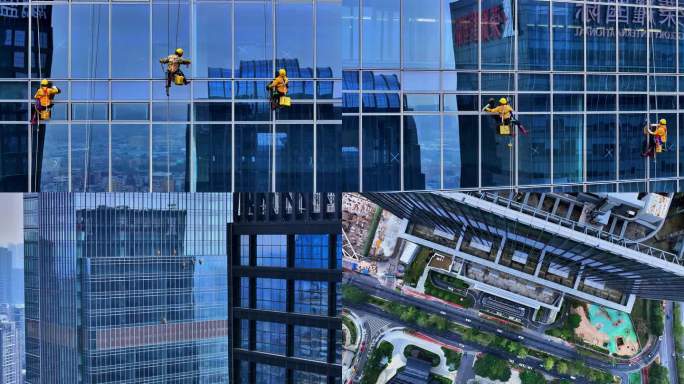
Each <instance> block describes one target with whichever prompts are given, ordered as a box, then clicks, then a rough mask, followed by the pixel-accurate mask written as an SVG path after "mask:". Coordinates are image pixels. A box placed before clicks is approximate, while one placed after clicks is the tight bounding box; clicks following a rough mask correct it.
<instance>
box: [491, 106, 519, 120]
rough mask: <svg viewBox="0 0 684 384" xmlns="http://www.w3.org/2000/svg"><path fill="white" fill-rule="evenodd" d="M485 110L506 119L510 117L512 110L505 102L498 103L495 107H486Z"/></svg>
mask: <svg viewBox="0 0 684 384" xmlns="http://www.w3.org/2000/svg"><path fill="white" fill-rule="evenodd" d="M486 111H487V112H491V113H496V114H498V115H499V116H501V118H502V119H504V120H508V119H510V118H511V113H512V112H513V108H511V106H510V105H508V104H506V105H499V106H498V107H496V108H487V109H486Z"/></svg>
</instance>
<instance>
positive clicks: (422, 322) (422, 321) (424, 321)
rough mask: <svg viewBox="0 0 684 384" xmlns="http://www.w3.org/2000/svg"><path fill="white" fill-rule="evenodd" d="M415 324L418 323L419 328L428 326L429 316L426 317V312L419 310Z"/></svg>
mask: <svg viewBox="0 0 684 384" xmlns="http://www.w3.org/2000/svg"><path fill="white" fill-rule="evenodd" d="M416 324H418V326H419V327H421V328H425V327H428V326H429V325H430V324H429V318H428V316H427V314H425V313H423V312H419V313H418V316H417V318H416Z"/></svg>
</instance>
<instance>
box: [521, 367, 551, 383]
mask: <svg viewBox="0 0 684 384" xmlns="http://www.w3.org/2000/svg"><path fill="white" fill-rule="evenodd" d="M520 382H521V383H522V384H546V379H545V378H544V375H542V374H541V373H539V372H536V371H533V370H531V369H526V370H525V371H524V372H523V373H521V374H520Z"/></svg>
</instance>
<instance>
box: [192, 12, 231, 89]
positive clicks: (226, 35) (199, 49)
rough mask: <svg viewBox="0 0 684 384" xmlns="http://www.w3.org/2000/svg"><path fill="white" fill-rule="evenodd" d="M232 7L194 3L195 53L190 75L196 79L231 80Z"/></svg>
mask: <svg viewBox="0 0 684 384" xmlns="http://www.w3.org/2000/svg"><path fill="white" fill-rule="evenodd" d="M232 8H233V7H232V4H230V3H213V2H201V3H196V4H195V18H196V20H201V22H198V23H196V31H195V32H194V33H195V34H196V39H195V44H196V45H195V46H196V52H194V55H193V56H194V57H192V58H191V60H193V63H192V66H191V68H192V73H193V74H194V75H195V76H199V77H231V75H232V69H233V67H232V59H233V53H232V48H233V40H232V26H231V20H232V19H231V17H232Z"/></svg>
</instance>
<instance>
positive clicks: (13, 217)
mask: <svg viewBox="0 0 684 384" xmlns="http://www.w3.org/2000/svg"><path fill="white" fill-rule="evenodd" d="M0 211H1V212H2V220H0V245H6V244H11V243H15V244H16V243H21V242H22V241H23V232H22V231H23V226H24V218H23V215H24V207H23V202H22V196H21V194H20V193H0Z"/></svg>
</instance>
